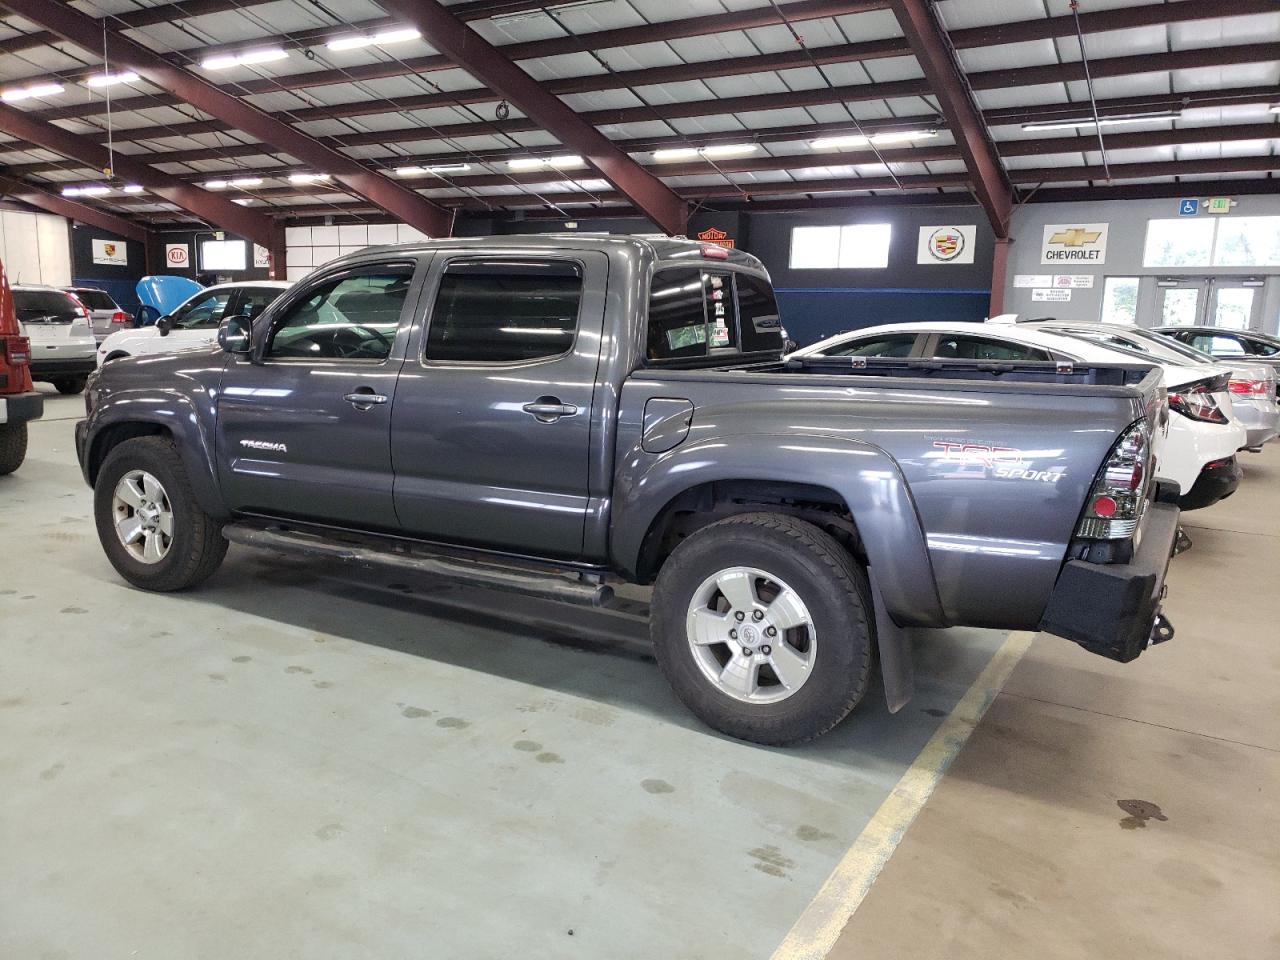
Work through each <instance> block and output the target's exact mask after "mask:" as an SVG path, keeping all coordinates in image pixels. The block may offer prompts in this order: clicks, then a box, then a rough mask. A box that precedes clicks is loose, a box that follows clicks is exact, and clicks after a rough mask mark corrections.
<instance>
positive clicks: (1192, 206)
mask: <svg viewBox="0 0 1280 960" xmlns="http://www.w3.org/2000/svg"><path fill="white" fill-rule="evenodd" d="M1199 212H1200V201H1199V200H1179V201H1178V216H1180V217H1194V216H1195V215H1196V214H1197V213H1199Z"/></svg>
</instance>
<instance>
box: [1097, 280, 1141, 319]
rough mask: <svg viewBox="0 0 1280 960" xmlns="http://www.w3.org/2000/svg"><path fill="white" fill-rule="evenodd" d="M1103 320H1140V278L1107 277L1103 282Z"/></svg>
mask: <svg viewBox="0 0 1280 960" xmlns="http://www.w3.org/2000/svg"><path fill="white" fill-rule="evenodd" d="M1102 322H1103V323H1137V322H1138V278H1137V277H1107V279H1106V281H1105V282H1104V283H1103V284H1102Z"/></svg>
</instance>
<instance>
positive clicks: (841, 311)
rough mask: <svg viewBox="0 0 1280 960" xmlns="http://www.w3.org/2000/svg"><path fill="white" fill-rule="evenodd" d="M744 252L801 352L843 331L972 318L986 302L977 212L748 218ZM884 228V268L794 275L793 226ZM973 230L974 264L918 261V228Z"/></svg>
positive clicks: (875, 210) (902, 210)
mask: <svg viewBox="0 0 1280 960" xmlns="http://www.w3.org/2000/svg"><path fill="white" fill-rule="evenodd" d="M748 219H749V221H750V222H749V224H748V227H747V229H748V238H747V245H746V249H747V250H749V251H750V252H751V253H754V254H755V255H756V256H757V257H759V258H760V259H761V260H762V261H764V264H765V266H766V267H768V269H769V275H770V277H772V278H773V285H774V288H775V289H776V290H777V291H778V304H779V306H780V308H781V311H782V322H783V323H784V324H785V325H786V328H787V332H788V333H790V334H791V337H792V339H794V340H795V341H796V342H797V343H799V344H800V345H801V346H804V345H806V344H810V343H813V342H815V341H817V340H821V339H822V338H823V337H829V336H831V335H832V334H834V333H840V332H842V331H844V330H856V329H858V328H860V327H871V326H875V325H876V324H881V323H902V322H910V321H914V320H973V321H981V320H983V319H985V318H986V316H987V307H988V306H989V305H990V302H991V257H992V252H993V249H994V246H995V241H994V235H993V234H992V232H991V228H990V226H988V225H987V223H986V221H985V218H984V217H983V214H982V210H981V209H980V208H979V207H977V206H960V205H955V204H948V205H939V206H936V207H932V206H884V207H864V206H859V207H851V208H849V209H847V210H839V209H835V210H822V211H814V212H812V213H773V214H749V215H748ZM853 223H888V224H890V225H892V228H893V229H892V233H891V240H890V245H889V263H888V266H887V267H885V268H884V269H883V270H804V269H799V270H792V269H791V265H790V260H791V231H792V229H793V228H795V227H807V226H820V225H844V224H853ZM970 224H972V225H974V226H976V227H977V228H978V230H977V244H976V247H975V251H974V262H973V263H972V264H946V263H926V264H921V263H917V262H916V250H917V244H918V241H919V237H920V228H921V227H924V226H943V225H946V226H968V225H970Z"/></svg>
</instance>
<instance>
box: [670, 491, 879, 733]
mask: <svg viewBox="0 0 1280 960" xmlns="http://www.w3.org/2000/svg"><path fill="white" fill-rule="evenodd" d="M871 609H872V606H871V590H870V585H869V583H868V581H867V575H866V572H865V571H864V570H863V569H862V568H861V567H860V566H859V565H858V564H857V562H856V561H855V560H854V558H853V557H852V556H850V554H849V552H848V551H847V550H845V549H844V548H843V547H841V545H840V544H839V543H837V542H836V540H835V539H834V538H832V537H831V536H829V535H828V534H826V533H824V532H823V531H822V530H819V529H818V528H817V527H815V526H813V525H812V524H809V523H805V522H804V521H802V520H797V519H796V518H794V517H790V516H786V515H782V514H770V513H748V514H741V515H739V516H735V517H729V518H728V519H725V520H721V521H719V522H717V523H713V524H710V525H708V526H706V527H703V528H702V529H701V530H698V531H697V532H696V533H694V534H692V535H691V536H690V537H688V538H687V539H686V540H685V541H684V542H683V543H681V544H680V546H679V547H677V548H676V549H675V551H674V552H672V554H671V556H670V557H669V558H667V561H666V563H664V564H663V565H662V569H661V571H660V572H659V574H658V579H657V582H656V583H655V585H654V590H653V600H652V603H651V608H650V632H651V635H652V638H653V643H654V648H655V652H656V654H657V658H658V664H659V666H661V668H662V671H663V673H664V674H666V677H667V679H668V680H669V681H670V683H671V685H672V687H673V688H674V689H675V692H676V695H677V696H678V697H679V698H680V699H681V701H683V702H684V704H685V706H687V707H688V708H689V709H690V710H691V711H693V713H694V714H696V715H697V716H698V717H699V718H701V719H702V720H703V721H704V722H705V723H707V724H709V725H710V726H712V727H714V728H715V729H717V730H720V731H722V732H724V733H727V734H729V735H730V736H734V737H738V738H740V739H742V740H751V741H754V742H756V743H763V744H769V745H781V744H787V743H797V742H800V741H804V740H812V739H813V738H814V737H818V736H821V735H822V734H824V733H826V732H827V731H828V730H830V729H831V728H832V727H834V726H835V725H836V724H838V723H839V722H840V721H841V720H843V719H844V718H845V717H846V716H847V715H848V714H849V712H850V711H851V710H852V709H853V708H854V707H855V706H856V705H857V703H858V701H859V700H861V699H862V695H863V693H864V692H865V691H866V688H867V682H868V678H869V676H870V672H871V648H872V631H871V626H870V624H869V618H870V616H871Z"/></svg>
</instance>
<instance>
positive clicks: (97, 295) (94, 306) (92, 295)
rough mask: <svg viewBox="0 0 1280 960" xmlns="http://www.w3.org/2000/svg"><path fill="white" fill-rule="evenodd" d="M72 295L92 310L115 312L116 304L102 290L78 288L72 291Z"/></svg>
mask: <svg viewBox="0 0 1280 960" xmlns="http://www.w3.org/2000/svg"><path fill="white" fill-rule="evenodd" d="M71 292H72V293H74V294H75V295H76V297H77V298H78V299H79V300H80V302H81V303H83V304H84V305H85V306H86V307H88V308H89V309H90V310H115V309H117V307H116V302H115V301H114V300H112V299H111V298H110V297H109V296H107V294H106V293H104V292H103V291H101V290H93V289H88V288H84V287H81V288H78V289H76V290H72V291H71Z"/></svg>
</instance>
